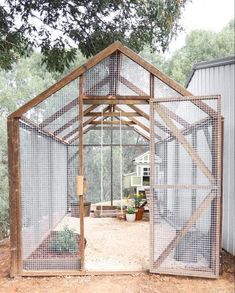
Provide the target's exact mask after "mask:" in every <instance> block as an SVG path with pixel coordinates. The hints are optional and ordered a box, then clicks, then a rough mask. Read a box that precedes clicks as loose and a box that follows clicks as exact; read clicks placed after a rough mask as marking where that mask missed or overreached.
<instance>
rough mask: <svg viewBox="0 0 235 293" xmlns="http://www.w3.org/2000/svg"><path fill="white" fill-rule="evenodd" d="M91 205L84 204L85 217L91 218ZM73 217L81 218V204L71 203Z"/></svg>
mask: <svg viewBox="0 0 235 293" xmlns="http://www.w3.org/2000/svg"><path fill="white" fill-rule="evenodd" d="M90 209H91V203H90V202H84V217H89V216H90ZM71 217H75V218H79V217H80V204H79V203H78V202H71Z"/></svg>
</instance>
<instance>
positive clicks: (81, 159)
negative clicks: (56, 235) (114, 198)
mask: <svg viewBox="0 0 235 293" xmlns="http://www.w3.org/2000/svg"><path fill="white" fill-rule="evenodd" d="M78 151H79V160H78V168H79V169H78V170H79V171H78V175H79V176H78V177H77V180H78V182H77V183H78V185H79V186H81V188H80V187H78V196H79V204H80V205H79V207H80V260H81V271H82V272H83V271H84V250H85V246H84V198H83V196H84V190H83V175H84V170H83V165H84V154H83V75H81V76H80V78H79V150H78ZM79 178H80V179H79ZM79 181H82V182H80V184H79Z"/></svg>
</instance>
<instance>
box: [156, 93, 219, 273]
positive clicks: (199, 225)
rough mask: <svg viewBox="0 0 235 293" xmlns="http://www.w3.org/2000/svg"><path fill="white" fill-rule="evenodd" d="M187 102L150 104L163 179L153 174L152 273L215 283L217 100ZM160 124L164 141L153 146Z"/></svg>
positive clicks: (217, 192)
mask: <svg viewBox="0 0 235 293" xmlns="http://www.w3.org/2000/svg"><path fill="white" fill-rule="evenodd" d="M184 99H185V100H184ZM190 99H191V100H190ZM190 99H189V100H187V99H186V98H184V97H181V98H175V99H174V98H169V99H163V100H162V102H161V99H158V100H156V101H154V102H152V107H153V110H152V131H153V132H152V139H153V145H152V156H153V155H156V154H157V155H158V156H159V157H160V158H161V164H160V171H161V172H162V173H163V176H162V178H161V180H159V179H160V178H159V176H158V174H153V173H152V184H151V185H152V194H153V197H152V207H151V209H152V212H153V211H154V213H152V219H151V225H152V239H151V247H152V248H151V258H152V259H151V270H152V271H153V272H162V273H170V274H177V275H179V274H182V275H194V276H207V277H215V276H218V263H219V247H220V243H219V239H220V235H219V233H220V223H219V222H220V220H219V217H220V216H219V214H220V196H221V194H220V192H221V170H220V168H221V165H220V163H221V161H220V160H221V128H220V127H221V126H220V123H221V121H220V120H221V117H220V99H219V97H217V96H215V97H201V98H196V97H195V99H193V97H192V98H190ZM164 101H165V102H164ZM202 101H203V102H204V103H205V105H209V104H210V107H211V108H212V110H211V112H210V111H209V112H208V113H206V112H205V108H204V110H202V109H201V108H200V106H201V103H200V102H202ZM198 102H199V103H198ZM195 104H196V105H195ZM201 107H202V106H201ZM171 109H174V114H175V115H179V119H177V117H176V116H175V115H174V116H172V115H171V113H170V112H169V110H171ZM206 110H207V109H206ZM181 119H183V120H184V123H183V124H185V125H182V121H181ZM177 120H178V121H177ZM159 123H161V125H162V126H163V127H164V128H165V132H166V133H167V135H165V136H164V138H163V139H162V140H161V141H158V142H156V140H155V139H154V138H153V135H155V134H156V133H159ZM154 141H155V142H154Z"/></svg>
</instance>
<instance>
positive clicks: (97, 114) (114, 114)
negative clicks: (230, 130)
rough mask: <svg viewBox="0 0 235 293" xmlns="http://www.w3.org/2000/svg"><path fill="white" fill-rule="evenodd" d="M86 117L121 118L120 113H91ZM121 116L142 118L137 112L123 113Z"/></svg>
mask: <svg viewBox="0 0 235 293" xmlns="http://www.w3.org/2000/svg"><path fill="white" fill-rule="evenodd" d="M85 116H91V117H94V116H105V117H119V116H120V112H107V113H103V114H102V112H90V113H88V114H86V115H85ZM121 116H122V117H136V116H140V114H138V113H136V112H124V111H121Z"/></svg>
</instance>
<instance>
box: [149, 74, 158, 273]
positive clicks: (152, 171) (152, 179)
mask: <svg viewBox="0 0 235 293" xmlns="http://www.w3.org/2000/svg"><path fill="white" fill-rule="evenodd" d="M153 99H154V76H153V75H152V74H150V209H149V212H150V215H149V220H150V235H149V239H150V271H154V227H153V226H154V222H153V219H154V215H153V212H154V210H155V209H154V204H155V203H154V185H155V176H156V175H155V137H156V136H155V126H154V124H155V123H154V122H155V117H154V113H155V110H154V101H153Z"/></svg>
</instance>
